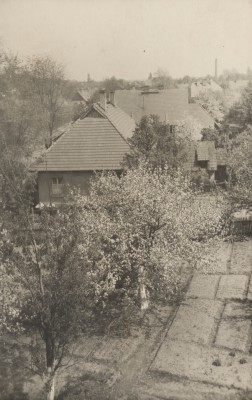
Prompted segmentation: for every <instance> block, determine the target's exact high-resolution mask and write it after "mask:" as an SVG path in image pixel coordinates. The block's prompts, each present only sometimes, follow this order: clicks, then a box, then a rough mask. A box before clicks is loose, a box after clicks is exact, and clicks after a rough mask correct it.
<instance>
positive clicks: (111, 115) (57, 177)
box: [33, 89, 224, 204]
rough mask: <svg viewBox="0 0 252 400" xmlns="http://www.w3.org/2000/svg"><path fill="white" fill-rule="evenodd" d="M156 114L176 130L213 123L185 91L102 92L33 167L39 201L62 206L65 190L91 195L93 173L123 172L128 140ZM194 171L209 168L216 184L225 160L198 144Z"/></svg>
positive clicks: (207, 144) (193, 156)
mask: <svg viewBox="0 0 252 400" xmlns="http://www.w3.org/2000/svg"><path fill="white" fill-rule="evenodd" d="M149 114H157V115H158V116H159V117H160V120H161V121H165V122H166V123H169V124H170V126H171V127H172V126H175V125H176V124H178V123H179V122H180V121H184V120H185V119H186V118H188V117H192V118H194V119H195V120H197V122H198V123H199V124H200V125H201V127H202V128H214V126H215V122H214V120H213V119H212V117H211V116H209V115H208V114H207V112H206V111H205V110H203V109H202V108H201V107H200V106H199V105H198V104H196V103H195V104H191V103H189V101H188V95H187V91H186V90H182V89H167V90H149V89H148V90H142V91H136V90H119V91H116V93H115V92H113V93H110V96H109V99H107V96H106V93H105V91H101V93H100V101H99V102H98V103H95V104H93V105H92V106H91V107H90V108H89V110H88V111H87V113H86V114H85V115H84V116H83V118H82V119H79V120H77V121H76V122H75V123H74V124H72V125H70V126H69V129H67V130H66V131H65V132H64V133H63V134H62V135H60V136H59V138H58V139H57V140H56V141H55V142H53V144H52V146H51V147H50V148H49V149H48V150H47V151H46V152H45V153H44V155H43V156H42V157H41V158H39V159H38V160H37V161H36V162H35V164H34V165H33V169H34V170H35V171H37V173H38V197H39V202H40V203H44V204H48V203H49V204H50V203H51V202H53V203H59V202H62V201H63V199H64V196H65V195H66V191H67V188H69V187H73V186H75V187H79V188H80V190H81V192H82V193H83V194H84V195H87V194H88V191H89V184H90V179H91V177H92V176H93V174H94V172H95V171H103V170H113V171H117V172H118V173H120V171H121V170H122V166H121V163H122V160H123V158H124V155H125V153H127V152H129V150H130V147H129V144H128V139H129V138H130V137H131V136H132V135H133V132H134V130H135V127H136V124H137V123H138V122H140V120H141V118H142V117H143V116H144V115H149ZM189 160H190V168H191V169H193V168H196V169H197V168H205V169H206V170H207V171H209V175H210V176H211V178H212V179H215V175H216V177H218V174H219V175H220V168H221V167H223V166H224V165H223V164H224V161H223V158H222V157H220V155H218V154H217V151H216V149H215V148H214V143H213V142H199V141H198V142H197V141H195V145H194V146H193V147H192V150H191V154H190V157H189Z"/></svg>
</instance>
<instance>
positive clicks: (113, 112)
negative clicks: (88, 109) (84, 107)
mask: <svg viewBox="0 0 252 400" xmlns="http://www.w3.org/2000/svg"><path fill="white" fill-rule="evenodd" d="M93 108H94V109H95V110H96V111H97V112H98V113H100V114H102V115H103V116H104V117H105V118H108V120H109V121H110V122H111V123H112V124H113V125H114V127H115V128H116V129H117V130H118V132H119V133H120V134H121V135H122V136H123V137H124V138H125V139H128V138H129V137H131V136H132V133H133V132H134V130H135V127H136V124H135V121H134V120H133V119H132V118H131V117H130V116H129V115H128V114H126V113H125V112H124V111H122V110H121V109H120V108H119V107H117V106H114V105H112V104H110V103H107V104H106V111H105V110H104V109H103V108H102V107H101V105H100V104H99V103H96V104H93ZM87 116H88V113H87Z"/></svg>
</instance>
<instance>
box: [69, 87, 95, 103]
mask: <svg viewBox="0 0 252 400" xmlns="http://www.w3.org/2000/svg"><path fill="white" fill-rule="evenodd" d="M90 96H91V94H90V93H89V91H88V90H85V89H80V90H78V91H77V92H76V93H75V94H74V96H73V99H72V100H73V101H85V102H88V100H89V99H90Z"/></svg>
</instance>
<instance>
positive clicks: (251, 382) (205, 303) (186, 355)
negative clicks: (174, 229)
mask: <svg viewBox="0 0 252 400" xmlns="http://www.w3.org/2000/svg"><path fill="white" fill-rule="evenodd" d="M216 260H217V261H216V265H215V266H214V268H213V272H212V273H211V274H195V275H194V276H193V278H192V280H191V282H190V285H189V289H188V291H187V294H186V296H185V299H184V301H183V302H182V304H181V305H180V307H179V309H178V311H177V313H176V316H175V318H174V320H173V322H172V324H171V326H170V327H169V329H168V331H167V334H166V337H165V339H164V341H163V342H162V344H161V346H160V348H159V350H158V352H157V354H156V357H155V359H154V361H153V362H152V364H151V367H150V371H151V373H152V375H153V376H154V377H155V379H154V380H152V382H151V384H150V385H149V388H148V390H147V392H148V393H149V395H150V394H151V393H152V398H155V396H157V398H163V399H171V398H178V399H180V398H181V399H187V398H188V399H189V398H194V399H197V398H202V399H203V398H208V397H207V396H208V394H209V393H208V390H210V389H209V388H208V389H207V387H206V386H204V385H206V384H210V385H212V386H213V387H215V388H217V387H223V389H224V388H226V389H227V390H229V395H231V392H230V390H231V391H232V392H234V391H236V390H239V391H240V390H249V391H252V355H251V339H252V327H251V319H252V306H251V303H250V302H251V301H252V241H251V240H248V241H244V242H235V243H234V244H233V245H232V244H223V246H222V248H221V249H220V250H219V253H218V254H217V256H216ZM160 376H162V381H160ZM165 377H166V378H167V379H165ZM173 378H174V382H175V381H178V380H179V379H182V380H183V379H185V381H187V385H188V384H189V383H190V384H191V385H192V383H194V385H192V388H191V389H192V391H191V397H190V389H189V387H187V388H186V389H185V390H184V391H183V390H182V392H181V385H180V389H179V388H177V392H176V390H175V392H176V394H177V397H174V395H173V397H171V393H174V382H173ZM172 383H173V386H172ZM196 383H197V384H196ZM199 384H201V385H202V384H203V387H201V388H200V389H199V391H198V394H200V393H201V397H200V396H197V394H195V387H197V385H199ZM155 387H156V391H155ZM172 387H173V391H172ZM193 388H194V390H193ZM203 389H204V390H203ZM185 393H186V394H187V397H185ZM223 393H224V391H221V393H220V394H223ZM237 393H238V392H237ZM217 394H218V393H216V390H215V397H213V398H218V397H217ZM233 394H234V393H233ZM183 396H184V397H183ZM188 396H189V397H188ZM251 396H252V395H251ZM144 398H146V399H147V398H149V397H148V396H147V397H144ZM222 398H223V397H222ZM229 398H230V397H229ZM234 398H237V397H234ZM251 398H252V397H251Z"/></svg>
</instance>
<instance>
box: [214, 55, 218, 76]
mask: <svg viewBox="0 0 252 400" xmlns="http://www.w3.org/2000/svg"><path fill="white" fill-rule="evenodd" d="M214 76H215V79H217V78H218V60H217V58H216V59H215V74H214Z"/></svg>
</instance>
